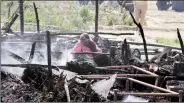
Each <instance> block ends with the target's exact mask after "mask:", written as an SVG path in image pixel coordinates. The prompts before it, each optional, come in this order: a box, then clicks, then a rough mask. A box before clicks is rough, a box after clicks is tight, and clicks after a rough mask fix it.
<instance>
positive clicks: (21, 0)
mask: <svg viewBox="0 0 184 103" xmlns="http://www.w3.org/2000/svg"><path fill="white" fill-rule="evenodd" d="M23 4H24V1H23V0H19V13H20V31H21V35H23V34H24V8H23Z"/></svg>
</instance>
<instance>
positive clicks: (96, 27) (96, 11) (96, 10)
mask: <svg viewBox="0 0 184 103" xmlns="http://www.w3.org/2000/svg"><path fill="white" fill-rule="evenodd" d="M98 9H99V7H98V0H96V9H95V32H98V13H99V12H98V11H99V10H98Z"/></svg>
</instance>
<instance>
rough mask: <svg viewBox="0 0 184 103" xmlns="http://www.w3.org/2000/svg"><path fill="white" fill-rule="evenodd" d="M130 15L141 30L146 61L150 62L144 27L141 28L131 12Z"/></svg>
mask: <svg viewBox="0 0 184 103" xmlns="http://www.w3.org/2000/svg"><path fill="white" fill-rule="evenodd" d="M130 15H131V17H132V19H133V22H134V23H135V24H136V25H137V27H139V30H140V33H141V37H142V40H143V45H144V52H145V57H146V61H147V62H148V52H147V43H146V39H145V36H144V31H143V28H142V26H141V24H140V23H139V24H138V23H137V22H136V21H135V18H134V16H133V15H132V13H131V12H130Z"/></svg>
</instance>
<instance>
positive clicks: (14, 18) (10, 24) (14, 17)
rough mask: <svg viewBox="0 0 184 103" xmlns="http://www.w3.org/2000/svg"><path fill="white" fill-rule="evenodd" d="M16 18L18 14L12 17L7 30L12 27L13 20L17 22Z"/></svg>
mask: <svg viewBox="0 0 184 103" xmlns="http://www.w3.org/2000/svg"><path fill="white" fill-rule="evenodd" d="M18 16H19V15H18V14H15V15H14V16H13V18H12V20H11V21H10V23H9V25H8V27H9V28H11V26H12V25H13V23H14V22H15V20H17V18H18Z"/></svg>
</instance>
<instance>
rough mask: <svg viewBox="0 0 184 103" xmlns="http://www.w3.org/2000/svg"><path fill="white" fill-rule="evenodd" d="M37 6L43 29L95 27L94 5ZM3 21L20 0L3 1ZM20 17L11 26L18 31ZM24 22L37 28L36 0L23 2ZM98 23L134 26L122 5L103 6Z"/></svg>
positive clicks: (48, 3)
mask: <svg viewBox="0 0 184 103" xmlns="http://www.w3.org/2000/svg"><path fill="white" fill-rule="evenodd" d="M35 3H36V6H37V7H38V14H39V20H40V27H41V30H43V31H45V30H50V31H57V32H80V31H89V29H90V27H92V26H94V21H95V9H94V8H95V6H94V5H87V6H80V5H79V3H78V1H35ZM1 7H2V8H3V9H1V23H5V22H7V21H9V19H10V18H11V15H12V14H13V13H14V12H15V11H16V10H17V8H18V1H2V3H1ZM19 19H20V18H19V17H18V19H17V20H16V22H15V23H14V24H13V26H12V29H13V30H14V31H19V30H20V28H19V26H20V20H19ZM24 21H25V30H26V31H36V20H35V12H34V8H33V1H25V2H24ZM99 25H103V26H113V25H132V19H131V17H130V15H129V13H128V12H127V11H124V12H123V13H120V9H119V8H113V7H111V6H109V5H108V6H100V10H99Z"/></svg>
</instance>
